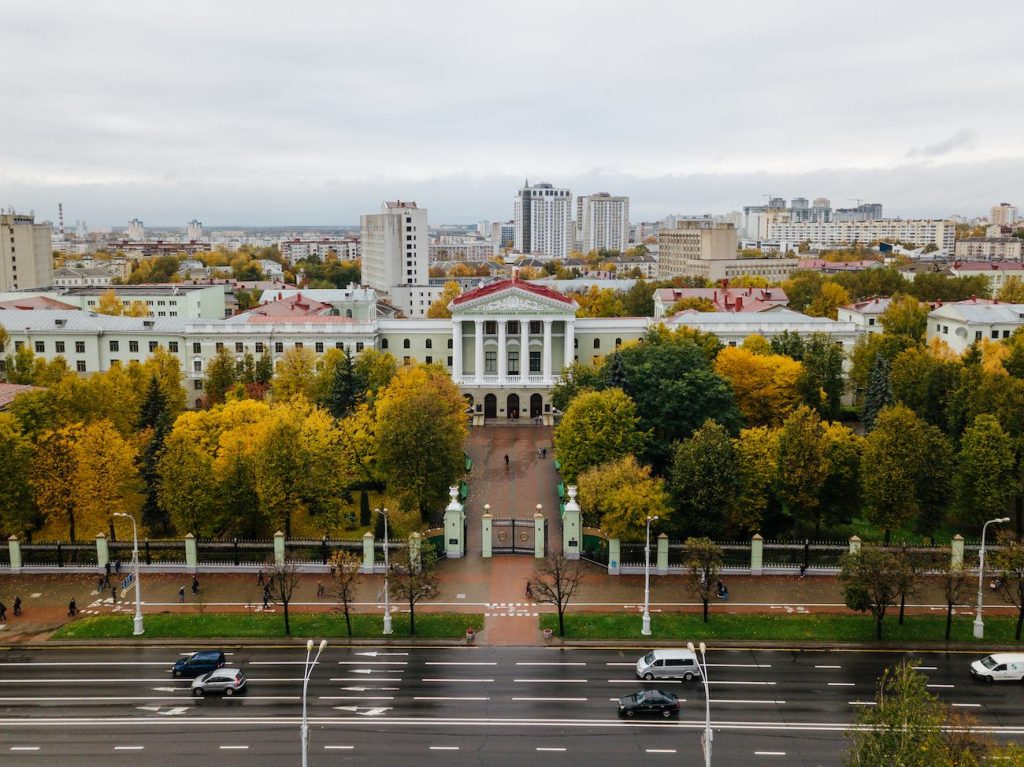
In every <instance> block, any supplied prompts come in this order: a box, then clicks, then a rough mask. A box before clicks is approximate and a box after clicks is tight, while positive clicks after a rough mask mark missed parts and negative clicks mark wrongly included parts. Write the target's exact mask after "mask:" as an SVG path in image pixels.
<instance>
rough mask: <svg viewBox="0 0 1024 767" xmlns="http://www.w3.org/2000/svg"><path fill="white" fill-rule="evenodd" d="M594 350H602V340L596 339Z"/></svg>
mask: <svg viewBox="0 0 1024 767" xmlns="http://www.w3.org/2000/svg"><path fill="white" fill-rule="evenodd" d="M594 348H595V349H600V348H601V339H600V338H595V339H594Z"/></svg>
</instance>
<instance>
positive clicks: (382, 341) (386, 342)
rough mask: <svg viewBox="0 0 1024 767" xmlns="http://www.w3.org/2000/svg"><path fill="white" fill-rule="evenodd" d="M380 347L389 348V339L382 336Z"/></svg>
mask: <svg viewBox="0 0 1024 767" xmlns="http://www.w3.org/2000/svg"><path fill="white" fill-rule="evenodd" d="M380 348H381V349H387V348H388V339H386V338H382V339H381V340H380Z"/></svg>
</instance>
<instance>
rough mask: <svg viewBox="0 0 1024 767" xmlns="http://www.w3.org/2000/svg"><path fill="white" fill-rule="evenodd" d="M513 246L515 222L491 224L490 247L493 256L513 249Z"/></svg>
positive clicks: (514, 242)
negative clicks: (492, 250)
mask: <svg viewBox="0 0 1024 767" xmlns="http://www.w3.org/2000/svg"><path fill="white" fill-rule="evenodd" d="M515 244H516V222H515V221H495V222H494V223H493V224H491V245H492V246H493V248H494V255H499V254H500V253H501V252H502V251H503V250H508V249H509V248H514V247H515Z"/></svg>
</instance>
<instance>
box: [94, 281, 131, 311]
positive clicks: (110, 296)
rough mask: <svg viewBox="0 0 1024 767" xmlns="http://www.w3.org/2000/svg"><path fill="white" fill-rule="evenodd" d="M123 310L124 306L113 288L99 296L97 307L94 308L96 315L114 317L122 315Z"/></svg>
mask: <svg viewBox="0 0 1024 767" xmlns="http://www.w3.org/2000/svg"><path fill="white" fill-rule="evenodd" d="M124 310H125V306H124V304H123V303H121V300H120V299H119V298H118V297H117V294H116V293H115V292H114V289H113V288H111V289H110V290H107V291H104V292H103V293H102V294H101V295H100V300H99V305H98V306H97V307H96V313H97V314H109V315H113V316H115V317H116V316H120V315H122V314H124Z"/></svg>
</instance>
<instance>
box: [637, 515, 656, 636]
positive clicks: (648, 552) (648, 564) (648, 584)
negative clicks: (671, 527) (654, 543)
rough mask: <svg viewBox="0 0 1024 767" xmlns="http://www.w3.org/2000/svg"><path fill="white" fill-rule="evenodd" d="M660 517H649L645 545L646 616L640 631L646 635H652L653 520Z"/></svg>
mask: <svg viewBox="0 0 1024 767" xmlns="http://www.w3.org/2000/svg"><path fill="white" fill-rule="evenodd" d="M657 520H658V518H657V517H656V516H655V517H648V518H647V543H646V545H645V546H644V617H643V623H642V626H641V628H640V633H641V634H643V635H644V636H645V637H649V636H650V635H651V522H656V521H657Z"/></svg>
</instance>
